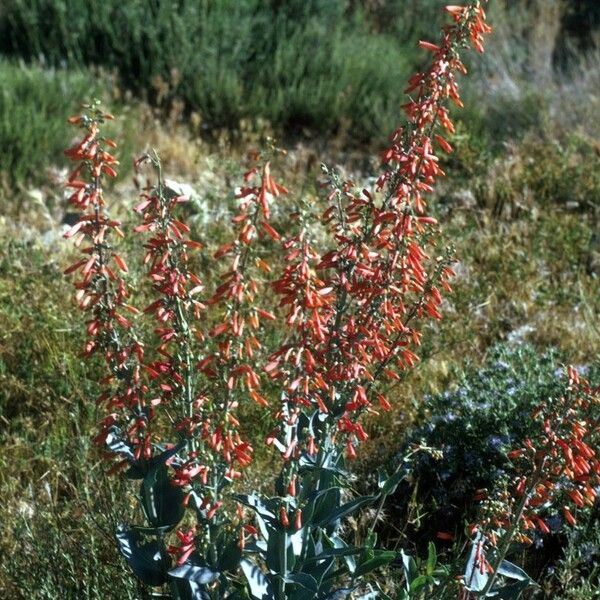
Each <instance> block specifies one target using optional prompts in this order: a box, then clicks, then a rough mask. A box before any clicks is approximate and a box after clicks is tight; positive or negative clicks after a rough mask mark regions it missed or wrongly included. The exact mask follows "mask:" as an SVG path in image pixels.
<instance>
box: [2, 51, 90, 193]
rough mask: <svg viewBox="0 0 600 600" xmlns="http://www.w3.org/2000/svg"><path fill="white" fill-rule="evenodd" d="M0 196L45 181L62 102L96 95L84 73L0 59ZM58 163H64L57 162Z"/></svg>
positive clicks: (57, 147) (59, 133)
mask: <svg viewBox="0 0 600 600" xmlns="http://www.w3.org/2000/svg"><path fill="white" fill-rule="evenodd" d="M0 87H1V88H2V93H0V194H2V193H3V192H4V193H6V191H7V188H8V186H9V185H14V184H15V183H16V182H26V181H27V180H31V179H35V180H37V181H40V180H45V179H47V177H48V175H47V172H46V169H47V167H48V156H60V154H61V148H62V145H61V138H64V135H65V131H66V129H65V123H64V103H65V98H73V97H78V96H81V95H86V94H89V93H90V92H91V93H95V94H98V93H99V91H100V90H99V87H100V86H99V84H98V81H97V79H96V78H94V77H92V76H91V75H90V74H88V73H86V72H84V71H77V70H69V71H67V70H64V69H60V68H43V67H41V66H25V65H23V64H22V63H16V62H14V61H9V60H6V59H4V58H0ZM57 162H58V164H64V161H62V160H61V159H60V158H59V159H57Z"/></svg>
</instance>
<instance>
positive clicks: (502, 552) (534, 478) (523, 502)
mask: <svg viewBox="0 0 600 600" xmlns="http://www.w3.org/2000/svg"><path fill="white" fill-rule="evenodd" d="M541 470H542V466H537V467H536V470H535V471H534V472H533V473H532V475H531V478H530V480H529V481H530V483H529V485H528V486H526V489H525V490H524V492H523V496H522V497H521V499H520V500H519V504H518V505H517V510H516V511H515V513H514V517H513V521H512V523H511V524H510V527H509V528H508V531H507V532H506V533H505V534H504V536H503V537H502V543H501V544H500V546H499V548H498V552H497V555H496V560H495V562H494V566H493V568H492V573H491V575H490V576H489V578H488V580H487V583H486V584H485V587H484V588H483V591H482V592H481V595H482V597H483V598H485V597H486V596H487V594H488V592H490V591H491V589H492V587H493V585H494V583H495V581H496V578H497V576H498V569H499V568H500V565H501V564H502V561H503V560H504V557H505V556H506V553H507V552H508V549H509V548H510V544H511V542H512V540H513V538H514V536H515V534H516V533H517V531H518V529H519V524H520V522H521V518H522V517H523V512H524V511H525V508H526V506H527V504H528V502H529V500H530V497H531V494H532V493H533V491H534V490H535V486H536V484H537V483H538V481H539V475H540V472H541ZM473 568H475V566H473Z"/></svg>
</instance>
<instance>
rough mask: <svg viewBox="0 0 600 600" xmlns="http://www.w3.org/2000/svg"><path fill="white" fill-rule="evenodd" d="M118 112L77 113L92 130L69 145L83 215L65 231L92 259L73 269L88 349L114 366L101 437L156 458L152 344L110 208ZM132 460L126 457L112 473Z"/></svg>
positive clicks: (113, 454)
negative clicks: (149, 381) (106, 181)
mask: <svg viewBox="0 0 600 600" xmlns="http://www.w3.org/2000/svg"><path fill="white" fill-rule="evenodd" d="M111 118H112V115H109V114H107V113H104V112H103V111H102V109H101V108H100V106H99V104H93V105H91V106H87V107H85V112H84V113H83V114H81V115H77V116H75V117H71V118H70V119H69V122H70V123H72V124H74V125H78V126H79V127H81V128H83V129H84V131H85V135H84V137H83V139H82V140H81V141H80V142H78V143H77V144H75V145H74V146H73V147H71V148H69V149H68V150H66V151H65V155H66V156H67V157H69V158H70V159H71V160H73V161H75V162H76V163H77V166H76V167H75V169H74V171H72V173H71V174H70V175H69V177H68V180H67V182H66V184H65V185H66V187H67V188H69V189H71V190H74V192H73V194H72V195H71V196H70V197H69V202H70V204H71V205H73V206H74V207H75V208H76V209H77V210H79V211H80V212H81V213H82V214H81V217H80V219H79V221H78V222H77V223H76V224H75V225H74V226H73V227H71V229H70V230H68V231H67V232H66V233H65V236H64V237H65V238H72V239H73V241H74V244H75V246H76V247H77V248H79V251H80V253H81V254H83V255H84V258H81V259H79V260H77V261H76V262H74V263H73V264H72V265H70V266H69V267H67V268H66V269H65V274H73V273H79V275H80V279H79V280H78V281H76V282H75V288H76V290H77V291H76V294H75V298H76V300H77V303H78V306H79V308H80V309H81V310H83V311H86V312H87V313H89V315H90V316H89V319H88V320H87V321H86V325H87V328H86V329H87V334H88V338H89V340H88V342H87V343H86V346H85V350H84V356H85V357H89V356H90V355H91V354H94V353H99V354H101V355H102V356H103V357H104V359H105V361H106V363H107V369H108V372H109V373H110V375H109V376H108V377H106V378H105V379H104V380H103V385H104V387H105V390H104V391H103V392H102V394H101V396H100V398H99V403H102V404H105V405H106V406H107V408H108V410H110V411H111V412H110V414H109V415H108V416H107V417H106V418H105V419H104V420H103V421H102V422H101V424H100V433H99V434H98V436H96V438H95V442H96V444H98V445H99V446H102V447H104V446H105V444H106V443H107V441H109V439H110V441H111V444H110V446H109V447H110V448H115V449H116V448H118V450H112V449H111V450H110V452H106V453H105V456H107V457H108V458H110V459H115V458H122V455H123V453H124V452H125V446H119V445H118V444H112V442H115V441H116V439H117V438H118V439H119V440H120V442H122V443H123V444H125V445H129V448H130V451H131V452H132V453H133V455H134V457H135V458H137V459H139V458H140V457H143V458H146V459H148V458H149V457H150V456H151V455H152V448H151V443H150V439H151V437H150V432H149V430H148V424H149V422H150V420H151V419H152V418H153V416H154V409H153V407H152V405H148V404H147V403H146V400H145V395H146V392H147V386H146V385H145V384H144V383H143V381H142V379H141V363H142V361H143V357H144V347H143V345H142V344H141V343H140V342H139V341H138V340H137V338H136V337H135V335H134V333H133V332H132V331H131V322H130V320H129V319H128V318H127V317H126V316H125V314H124V313H127V312H128V313H133V314H137V313H138V311H137V309H135V308H134V307H133V306H131V305H130V304H129V302H128V299H129V291H128V288H127V284H126V283H125V281H124V280H123V279H121V277H120V276H119V271H121V272H123V273H126V272H127V270H128V269H127V265H126V263H125V261H124V260H123V258H122V257H121V256H120V255H119V254H117V253H116V252H115V250H114V247H113V239H114V235H117V236H120V237H122V236H123V232H122V231H121V230H120V223H119V222H118V221H116V220H113V219H111V218H110V217H109V215H108V207H107V203H106V201H105V198H104V190H103V185H102V183H103V181H102V180H103V175H108V176H110V177H114V176H116V172H115V170H114V168H113V166H116V165H118V161H117V160H116V159H115V158H114V156H112V155H111V154H110V149H112V148H114V147H115V146H116V145H115V143H114V142H113V141H112V140H109V139H108V138H106V137H104V135H103V134H102V131H101V128H102V125H103V123H104V122H105V121H106V120H108V119H111ZM86 243H87V245H86ZM115 266H116V268H115ZM125 464H126V463H124V462H123V461H122V460H121V461H120V462H119V463H118V465H117V466H116V467H115V468H113V469H111V470H110V472H115V471H116V470H119V469H120V468H122V467H123V466H125Z"/></svg>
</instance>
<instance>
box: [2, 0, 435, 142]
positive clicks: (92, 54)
mask: <svg viewBox="0 0 600 600" xmlns="http://www.w3.org/2000/svg"><path fill="white" fill-rule="evenodd" d="M405 12H406V11H405ZM440 18H441V12H440ZM372 27H373V25H372V23H371V22H370V21H369V19H367V17H366V15H365V14H364V12H363V11H362V9H358V8H357V9H356V10H347V7H346V3H345V2H344V1H342V0H334V1H329V0H327V1H325V0H313V1H311V2H298V1H296V0H294V1H293V2H277V1H275V0H273V1H272V2H263V1H259V0H223V1H220V2H212V1H209V0H179V1H178V2H176V3H171V2H159V1H155V2H150V3H148V2H144V1H142V0H131V1H129V2H119V1H117V0H109V1H107V2H103V3H95V2H84V1H82V0H62V1H57V0H35V1H33V2H27V3H25V2H22V1H21V0H8V1H7V2H5V3H4V8H3V11H2V12H1V13H0V52H4V53H6V54H9V55H14V56H19V57H23V58H25V59H26V60H32V59H33V60H36V59H38V58H39V57H43V58H44V60H45V61H47V62H48V64H51V65H61V64H67V65H69V66H81V65H102V66H104V67H107V68H109V69H116V71H117V72H118V73H119V75H120V77H121V80H122V81H123V83H124V84H125V86H126V87H127V88H129V89H132V90H133V91H135V92H137V93H140V94H142V95H147V96H148V97H149V99H150V100H152V101H154V102H155V103H158V104H165V105H166V104H168V103H169V102H171V101H172V100H173V99H178V100H183V101H184V102H185V105H186V106H187V108H188V109H189V110H192V111H196V112H199V113H200V115H201V116H202V118H203V120H204V122H205V124H206V125H209V126H211V127H237V125H238V123H239V120H240V119H241V118H248V117H251V118H266V119H267V120H270V121H271V122H272V123H273V124H274V125H276V126H284V127H285V126H289V125H292V124H293V125H294V127H298V126H301V127H308V128H310V129H312V130H315V131H322V132H332V131H336V130H339V129H341V128H351V130H352V135H353V136H354V137H356V138H358V139H359V140H365V139H369V138H371V137H372V136H381V135H382V133H383V131H387V130H389V128H390V126H391V125H390V124H391V123H394V122H395V121H396V120H397V118H398V116H399V105H400V104H401V98H402V89H403V84H402V83H401V82H403V81H404V80H405V77H406V75H408V73H409V69H410V68H411V67H409V66H408V65H409V64H410V63H411V62H414V59H415V56H421V55H420V54H417V53H416V52H417V51H416V49H415V50H414V51H413V52H411V53H409V55H408V56H407V55H406V52H405V51H402V50H401V48H402V46H403V43H404V42H405V41H406V39H405V38H404V39H402V38H399V37H398V36H397V35H395V34H392V33H390V32H384V33H380V34H377V35H374V34H373V31H372ZM413 35H414V34H413Z"/></svg>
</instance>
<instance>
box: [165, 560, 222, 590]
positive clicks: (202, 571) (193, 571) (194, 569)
mask: <svg viewBox="0 0 600 600" xmlns="http://www.w3.org/2000/svg"><path fill="white" fill-rule="evenodd" d="M169 575H170V576H171V577H175V578H176V579H185V580H187V581H192V582H194V583H200V584H202V585H206V584H208V583H212V582H213V581H216V580H217V579H218V578H219V575H220V573H219V571H215V570H214V569H209V568H208V567H200V566H197V565H190V564H183V565H180V566H179V567H175V568H174V569H171V570H170V571H169Z"/></svg>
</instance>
